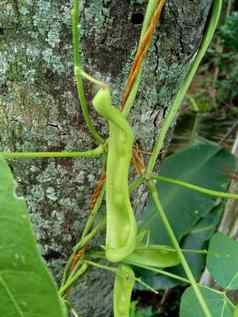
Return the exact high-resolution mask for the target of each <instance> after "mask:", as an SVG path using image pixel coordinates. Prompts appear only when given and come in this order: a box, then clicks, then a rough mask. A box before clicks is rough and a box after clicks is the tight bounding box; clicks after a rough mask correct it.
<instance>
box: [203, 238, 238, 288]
mask: <svg viewBox="0 0 238 317" xmlns="http://www.w3.org/2000/svg"><path fill="white" fill-rule="evenodd" d="M208 251H209V253H208V257H207V267H208V270H209V272H210V273H211V274H212V276H213V278H214V279H215V280H216V282H217V283H218V284H219V285H220V286H222V287H223V288H226V289H238V241H235V240H232V239H230V238H228V237H227V236H225V235H224V234H222V233H216V234H215V235H214V236H213V237H212V239H211V241H210V244H209V250H208Z"/></svg>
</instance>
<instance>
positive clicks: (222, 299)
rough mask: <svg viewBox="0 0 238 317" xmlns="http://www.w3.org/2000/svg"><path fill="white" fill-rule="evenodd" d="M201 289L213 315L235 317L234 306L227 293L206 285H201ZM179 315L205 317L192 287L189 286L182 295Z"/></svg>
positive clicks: (181, 316)
mask: <svg viewBox="0 0 238 317" xmlns="http://www.w3.org/2000/svg"><path fill="white" fill-rule="evenodd" d="M200 290H201V292H202V295H203V297H204V299H205V301H206V303H207V305H208V308H209V310H210V312H211V314H212V316H213V317H234V316H233V314H234V307H233V305H232V304H231V302H230V301H229V299H228V298H227V297H226V296H225V294H223V293H217V292H214V291H213V290H212V289H209V288H205V287H200ZM179 316H180V317H192V316H194V317H195V316H196V317H204V313H203V311H202V309H201V307H200V304H199V302H198V300H197V297H196V295H195V293H194V291H193V289H192V287H189V288H187V289H186V291H185V292H184V294H183V296H182V300H181V304H180V313H179Z"/></svg>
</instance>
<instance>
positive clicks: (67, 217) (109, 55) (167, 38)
mask: <svg viewBox="0 0 238 317" xmlns="http://www.w3.org/2000/svg"><path fill="white" fill-rule="evenodd" d="M146 3H147V1H143V0H134V1H133V0H131V1H129V0H121V1H118V0H84V1H83V0H82V1H81V12H82V14H81V19H82V20H81V34H82V51H83V62H84V67H85V69H87V70H88V71H89V72H90V73H92V74H93V75H94V76H95V77H97V78H98V79H102V80H104V81H106V82H108V83H110V85H111V86H112V89H113V98H114V103H115V104H119V101H120V93H121V90H122V88H123V87H124V85H125V80H126V77H127V75H128V72H129V67H130V63H131V61H132V60H133V56H134V53H135V49H136V44H137V41H138V38H139V32H140V28H141V23H142V19H143V14H144V10H145V6H146ZM210 4H211V0H168V1H167V3H166V6H165V10H164V12H163V15H162V18H161V24H160V27H159V28H158V30H157V33H156V34H155V36H154V39H153V46H152V48H151V49H150V52H149V55H148V57H147V59H146V63H145V67H144V72H143V82H142V84H141V86H140V92H139V94H138V98H137V101H136V104H135V107H134V109H133V110H132V112H131V114H130V121H131V124H132V125H133V128H134V131H135V134H136V139H137V140H138V141H139V142H140V144H141V146H142V148H143V149H144V150H150V149H151V147H152V145H153V142H154V136H155V135H156V134H157V133H158V131H159V124H160V122H161V119H162V117H163V113H164V110H165V109H166V108H167V107H169V105H170V102H171V99H172V97H173V96H174V94H175V93H176V90H177V88H178V85H179V82H180V81H181V79H182V78H183V75H184V73H185V71H186V67H187V65H188V63H189V61H190V60H191V57H192V56H193V53H194V52H195V50H196V48H197V47H198V45H199V43H200V40H201V37H202V34H203V29H204V25H205V22H206V19H207V15H208V12H209V8H210ZM70 7H71V1H68V0H64V1H63V0H37V1H36V0H26V1H20V0H5V1H4V0H2V1H1V12H0V128H1V133H0V145H1V150H11V151H40V150H41V151H44V150H48V151H51V150H57V151H61V150H68V151H70V150H78V149H79V150H83V149H87V148H92V147H93V146H94V143H93V140H92V139H91V138H90V136H89V134H88V131H87V129H86V127H85V124H84V122H83V119H82V115H81V112H80V109H79V102H78V98H77V94H76V90H75V85H74V81H73V65H72V47H71V46H72V45H71V21H70ZM87 94H88V97H89V99H90V98H91V97H92V95H93V91H92V89H91V86H90V85H87ZM92 116H93V118H95V121H96V126H97V127H98V129H100V130H101V132H102V133H103V134H106V127H105V125H104V123H103V120H101V119H98V118H97V119H96V114H95V113H94V112H92ZM10 164H11V166H12V168H13V171H14V174H15V175H16V177H17V179H18V183H19V184H20V186H19V190H20V191H21V192H23V193H24V194H25V196H26V197H27V201H28V206H29V210H30V213H31V216H32V221H33V223H34V226H35V228H36V231H37V234H38V238H39V241H40V243H41V247H42V253H43V255H44V256H45V258H46V259H47V261H48V262H49V264H50V266H51V268H52V270H53V272H54V274H55V275H56V276H57V277H59V276H60V272H61V271H62V265H63V263H64V261H65V259H66V258H67V256H68V255H69V254H70V252H71V247H72V246H73V245H74V243H75V242H76V241H77V239H78V237H79V235H80V232H81V230H82V228H83V224H84V223H85V220H86V217H87V214H88V210H89V196H90V194H91V192H92V190H93V188H94V186H95V180H96V178H97V176H98V175H99V174H100V168H101V165H102V164H101V160H100V159H89V160H86V159H37V160H18V161H11V162H10ZM138 197H139V198H138ZM138 197H137V199H139V200H140V199H143V198H142V197H143V195H141V196H138ZM112 278H113V276H112V275H111V274H109V273H107V272H102V271H98V270H93V271H91V273H90V274H88V275H86V277H85V278H84V279H83V280H82V281H81V283H80V285H79V286H78V287H76V289H75V291H74V294H73V295H72V296H73V299H74V304H75V306H76V309H78V310H79V311H80V316H82V317H86V316H92V317H93V316H95V317H100V316H103V317H106V316H110V315H111V310H112V297H111V289H112ZM77 288H79V289H77Z"/></svg>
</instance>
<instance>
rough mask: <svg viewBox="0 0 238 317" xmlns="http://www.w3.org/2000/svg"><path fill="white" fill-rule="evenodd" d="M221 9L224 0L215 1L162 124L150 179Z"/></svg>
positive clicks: (151, 158) (153, 154)
mask: <svg viewBox="0 0 238 317" xmlns="http://www.w3.org/2000/svg"><path fill="white" fill-rule="evenodd" d="M221 8H222V0H213V3H212V10H211V17H210V20H209V23H208V26H207V30H206V33H205V35H204V38H203V40H202V43H201V46H200V48H199V49H198V52H197V53H196V55H195V57H194V59H193V61H192V63H191V66H190V69H189V71H188V73H187V75H186V76H185V78H184V80H183V82H182V84H181V86H180V88H179V91H178V93H177V95H176V97H175V99H174V101H173V103H172V105H171V107H170V109H169V111H168V114H167V116H166V118H165V119H164V121H163V123H162V127H161V130H160V133H159V136H158V138H157V140H156V142H155V146H154V149H153V151H152V155H151V157H150V159H149V162H148V166H147V168H146V173H145V175H146V178H149V177H150V174H151V173H152V171H153V169H154V166H155V164H156V160H157V157H158V155H159V153H160V151H161V149H162V147H163V144H164V140H165V137H166V135H167V132H168V130H169V128H170V126H171V124H172V123H173V121H174V120H175V117H176V115H177V113H178V110H179V108H180V105H181V103H182V101H183V98H184V96H185V94H186V92H187V90H188V88H189V86H190V84H191V82H192V79H193V77H194V75H195V73H196V71H197V69H198V66H199V64H200V62H201V60H202V58H203V57H204V55H205V53H206V51H207V49H208V46H209V44H210V42H211V40H212V38H213V35H214V32H215V30H216V27H217V24H218V21H219V18H220V14H221Z"/></svg>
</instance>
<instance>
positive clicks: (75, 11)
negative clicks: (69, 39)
mask: <svg viewBox="0 0 238 317" xmlns="http://www.w3.org/2000/svg"><path fill="white" fill-rule="evenodd" d="M79 2H80V1H79V0H73V7H72V10H71V15H72V34H73V50H74V74H75V79H76V86H77V91H78V96H79V101H80V105H81V109H82V113H83V117H84V120H85V122H86V124H87V127H88V129H89V131H90V133H91V135H92V136H93V137H94V139H95V141H96V142H97V143H98V144H101V143H103V142H104V140H103V138H102V137H101V136H100V135H99V134H98V132H97V130H96V129H95V127H94V126H93V122H92V120H91V118H90V115H89V111H88V105H87V100H86V97H85V93H84V87H83V81H82V78H81V59H80V33H79Z"/></svg>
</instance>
